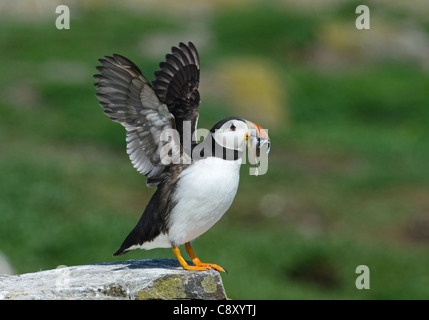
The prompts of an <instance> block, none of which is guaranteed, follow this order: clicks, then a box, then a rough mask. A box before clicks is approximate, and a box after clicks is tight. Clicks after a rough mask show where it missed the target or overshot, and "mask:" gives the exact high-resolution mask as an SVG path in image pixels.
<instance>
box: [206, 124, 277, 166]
mask: <svg viewBox="0 0 429 320" xmlns="http://www.w3.org/2000/svg"><path fill="white" fill-rule="evenodd" d="M210 132H211V134H212V136H213V138H214V140H215V141H216V143H217V144H218V145H220V146H222V147H224V148H226V149H232V150H237V151H239V152H243V151H244V149H245V148H246V145H247V146H248V147H249V151H250V154H251V155H252V157H253V159H252V158H251V163H252V164H257V161H258V160H257V159H258V158H259V157H260V150H261V148H263V149H264V150H265V152H266V154H268V153H269V152H270V147H271V142H270V138H269V137H268V134H267V132H266V131H265V130H264V129H262V128H261V127H260V126H258V125H257V124H255V123H253V122H250V121H247V120H244V119H242V118H239V117H230V118H226V119H224V120H222V121H220V122H218V123H217V124H216V125H215V126H214V127H213V128H212V129H211V130H210ZM252 160H253V161H252Z"/></svg>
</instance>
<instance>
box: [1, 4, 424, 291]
mask: <svg viewBox="0 0 429 320" xmlns="http://www.w3.org/2000/svg"><path fill="white" fill-rule="evenodd" d="M14 3H15V4H14ZM36 3H37V5H36ZM58 4H59V3H58ZM63 4H68V5H69V7H70V11H71V29H70V30H57V29H56V28H55V19H56V17H57V15H56V14H55V6H56V5H57V4H54V2H52V1H37V2H36V1H31V0H27V1H26V5H25V6H24V5H17V4H16V2H13V1H6V2H5V4H3V5H2V6H1V7H0V18H1V19H0V30H1V32H0V48H1V50H0V61H1V73H0V111H1V117H0V148H1V150H0V172H1V179H0V251H2V252H3V253H4V255H5V256H6V257H7V258H8V260H9V261H10V263H11V265H12V266H13V268H14V270H15V272H16V273H24V272H34V271H38V270H42V269H50V268H55V267H56V266H58V265H76V264H89V263H97V262H106V261H116V260H119V258H113V257H112V253H113V252H114V251H115V250H116V249H117V248H118V247H119V245H120V244H121V243H122V241H123V239H124V238H125V236H126V235H127V234H128V232H129V231H130V230H131V229H132V228H133V227H134V225H135V223H136V222H137V220H138V219H139V217H140V215H141V212H142V211H143V210H144V207H145V206H146V204H147V202H148V200H149V198H150V196H151V194H152V193H153V192H154V189H150V188H147V187H146V186H145V178H144V177H143V176H141V175H139V174H138V173H137V172H136V171H135V169H134V168H133V167H132V165H131V164H130V161H129V159H128V156H127V154H126V152H125V134H124V130H123V128H122V127H121V126H119V125H117V124H115V123H113V122H111V121H110V120H109V119H108V118H107V117H106V116H104V115H103V113H102V109H101V108H100V107H99V106H98V102H97V99H96V98H95V89H94V88H93V86H92V85H93V82H94V81H93V78H92V75H93V74H94V73H95V66H96V65H97V64H98V62H97V59H98V58H101V57H102V56H104V55H110V54H112V53H120V54H123V55H125V56H127V57H129V58H130V59H131V60H133V61H134V62H135V63H136V64H137V65H139V66H140V68H141V69H142V71H143V73H144V74H145V75H146V76H147V78H148V79H149V80H153V72H154V71H155V70H157V68H158V63H159V62H160V61H163V59H164V55H165V53H167V52H169V50H170V47H171V46H172V45H177V44H178V43H179V42H180V41H183V42H187V41H193V42H194V43H195V44H196V46H197V48H199V51H200V59H201V65H202V67H201V78H202V79H201V95H202V104H201V107H200V120H199V127H200V128H208V129H209V128H211V127H212V125H213V124H214V123H216V122H217V121H219V120H220V119H222V118H224V117H226V116H229V115H233V114H235V115H240V116H243V117H244V118H246V119H249V120H252V121H254V122H256V123H258V124H260V125H261V126H263V127H264V128H267V129H268V130H269V135H270V137H271V140H272V150H271V154H270V158H269V170H268V173H267V174H266V175H263V176H259V177H254V176H250V175H249V174H248V170H249V167H248V166H247V165H244V166H243V167H242V172H241V181H240V188H239V191H238V194H237V196H236V199H235V202H234V203H233V205H232V207H231V209H230V210H229V211H228V212H227V214H226V215H225V216H224V217H223V219H222V220H221V221H220V222H219V223H218V224H217V225H216V226H215V227H213V228H212V229H211V230H209V231H208V232H207V233H206V234H204V235H203V236H201V237H200V238H199V239H197V241H195V242H194V248H195V251H196V253H197V254H198V256H199V257H200V258H201V260H203V261H207V262H214V263H217V264H219V265H222V266H224V267H225V268H227V269H228V271H229V274H228V275H223V276H222V278H223V281H224V284H225V288H226V291H227V294H228V296H229V297H230V298H232V299H427V298H429V290H428V288H429V271H428V270H429V255H428V248H429V166H428V164H429V147H428V141H429V132H428V123H429V75H428V70H429V56H427V54H425V52H426V53H427V52H429V51H428V48H429V19H428V18H427V15H424V14H423V13H422V12H425V9H428V5H427V4H425V3H424V2H419V5H414V4H411V3H409V5H407V4H405V3H404V2H400V1H368V6H369V7H370V9H371V29H370V30H365V31H358V30H357V29H356V28H355V25H354V23H355V19H356V17H357V15H356V14H355V12H354V11H355V8H356V6H357V5H358V4H360V3H357V2H355V1H346V2H338V1H325V2H314V3H313V2H309V1H301V2H297V1H286V0H285V1H273V2H271V3H270V4H267V3H266V2H264V3H263V2H262V1H237V2H233V3H228V2H226V1H221V0H217V1H215V0H213V1H207V2H204V3H196V2H192V1H190V0H187V1H183V2H180V3H176V2H173V1H166V2H165V3H164V2H163V4H162V5H161V4H158V3H157V2H156V1H125V2H124V3H122V4H121V5H117V4H116V5H115V4H114V3H113V1H106V2H101V1H95V0H92V1H85V2H83V1H74V2H69V3H67V1H64V3H63ZM419 6H421V7H419ZM426 12H427V10H426ZM160 257H171V258H173V257H174V256H173V255H172V252H171V250H167V249H157V250H151V251H141V250H138V251H133V252H131V253H129V254H127V255H126V256H123V257H121V258H120V259H124V260H126V259H144V258H160ZM362 264H363V265H367V266H368V267H369V269H370V272H371V273H370V275H371V277H370V280H371V283H370V285H371V288H370V290H357V289H356V287H355V280H356V277H357V276H358V275H357V274H355V269H356V267H357V266H358V265H362Z"/></svg>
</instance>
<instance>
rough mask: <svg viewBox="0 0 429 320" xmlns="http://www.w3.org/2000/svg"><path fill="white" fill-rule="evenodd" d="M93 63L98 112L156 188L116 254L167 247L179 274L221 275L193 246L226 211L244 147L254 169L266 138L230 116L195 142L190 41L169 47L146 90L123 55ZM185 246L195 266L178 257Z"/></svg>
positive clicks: (195, 73) (196, 66)
mask: <svg viewBox="0 0 429 320" xmlns="http://www.w3.org/2000/svg"><path fill="white" fill-rule="evenodd" d="M99 61H100V63H101V65H100V66H98V67H97V70H98V72H99V73H98V74H96V75H94V78H95V80H96V81H97V82H96V83H95V88H96V89H97V90H98V93H97V98H98V99H99V100H100V105H101V107H102V108H103V109H104V113H105V114H106V115H107V116H109V117H110V119H111V120H113V121H115V122H118V123H120V124H121V125H122V126H124V128H125V131H126V144H127V153H128V155H129V157H130V160H131V162H132V164H133V166H134V167H135V168H136V169H137V171H138V172H140V173H141V174H143V175H145V176H146V178H147V185H148V186H149V187H157V190H156V191H155V193H154V194H153V196H152V198H151V199H150V201H149V203H148V205H147V207H146V209H145V210H144V212H143V215H142V216H141V218H140V220H139V221H138V223H137V225H136V226H135V228H134V229H133V230H132V231H131V232H130V234H129V235H128V236H127V237H126V239H125V240H124V242H123V243H122V245H121V247H120V248H119V249H118V250H117V251H116V252H115V254H114V255H115V256H117V255H122V254H124V253H126V252H128V251H129V250H132V249H136V248H141V249H153V248H167V247H169V248H173V252H174V255H175V256H176V258H177V259H178V261H179V263H180V265H181V266H182V267H183V268H184V269H187V270H207V269H214V270H218V271H225V269H223V268H222V267H220V266H218V265H216V264H212V263H202V262H201V261H200V260H199V259H198V258H197V257H196V255H195V253H194V252H193V250H192V247H191V241H192V240H194V239H195V238H197V237H198V236H200V235H202V234H203V233H204V232H206V231H207V230H208V229H210V228H211V227H212V226H213V225H214V224H215V223H216V222H217V221H218V220H219V219H220V218H221V217H222V216H223V214H224V213H225V212H226V211H227V210H228V208H229V207H230V205H231V203H232V201H233V200H234V197H235V194H236V192H237V188H238V183H239V169H240V166H241V163H242V159H241V158H242V156H243V153H244V152H245V150H246V147H247V146H248V147H249V149H250V154H251V157H252V158H253V159H254V160H255V162H254V164H255V165H258V163H259V162H260V160H258V159H259V158H260V155H261V154H268V152H269V147H270V141H269V138H268V135H267V133H266V131H265V130H264V129H262V128H261V127H260V126H258V125H256V124H254V123H252V122H250V121H246V120H244V119H242V118H239V117H230V118H227V119H224V120H222V121H220V122H218V123H217V124H216V125H214V126H213V128H212V129H211V130H210V132H209V134H208V135H207V137H206V138H205V139H204V140H203V141H202V142H200V143H197V142H196V128H197V121H198V107H199V104H200V95H199V92H198V85H199V76H200V62H199V57H198V53H197V50H196V48H195V46H194V45H193V44H192V43H191V42H189V43H188V44H187V45H186V44H184V43H180V44H179V46H178V47H172V53H171V54H167V55H166V61H165V62H161V63H160V68H161V69H160V70H159V71H157V72H155V80H154V81H153V82H152V83H150V82H149V81H148V80H147V79H146V78H145V77H144V76H143V74H142V72H141V71H140V69H139V68H138V67H137V66H136V65H135V64H134V63H133V62H131V61H130V60H128V59H127V58H125V57H123V56H121V55H118V54H114V55H113V56H106V57H105V58H103V59H100V60H99ZM263 148H265V152H262V153H261V151H260V150H262V149H263ZM183 244H184V245H185V249H186V251H187V252H188V254H189V256H190V257H191V259H192V262H193V265H189V264H188V263H187V262H186V261H185V259H183V257H182V255H181V253H180V250H179V246H180V245H183Z"/></svg>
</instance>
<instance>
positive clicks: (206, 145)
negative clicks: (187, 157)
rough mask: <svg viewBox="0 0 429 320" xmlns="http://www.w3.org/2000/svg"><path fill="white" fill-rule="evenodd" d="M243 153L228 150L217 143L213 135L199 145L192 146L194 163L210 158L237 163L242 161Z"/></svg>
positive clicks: (210, 134)
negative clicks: (239, 160)
mask: <svg viewBox="0 0 429 320" xmlns="http://www.w3.org/2000/svg"><path fill="white" fill-rule="evenodd" d="M242 155H243V151H239V150H236V149H227V148H225V147H223V146H221V145H220V144H218V143H217V142H216V140H215V139H214V137H213V135H212V133H211V132H210V133H209V134H208V135H207V137H206V138H205V139H204V140H203V141H202V142H200V143H199V144H194V145H192V161H198V160H200V159H204V158H208V157H216V158H221V159H223V160H227V161H235V160H238V159H241V157H242Z"/></svg>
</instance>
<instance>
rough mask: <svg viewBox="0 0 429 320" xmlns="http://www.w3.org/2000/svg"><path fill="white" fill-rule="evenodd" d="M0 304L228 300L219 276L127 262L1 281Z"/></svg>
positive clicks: (162, 262)
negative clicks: (13, 301) (68, 300)
mask: <svg viewBox="0 0 429 320" xmlns="http://www.w3.org/2000/svg"><path fill="white" fill-rule="evenodd" d="M0 299H13V300H18V299H26V300H30V299H33V300H67V299H70V300H76V299H79V300H107V299H118V300H123V299H131V300H147V299H163V300H171V299H209V300H215V299H226V294H225V290H224V287H223V284H222V278H221V276H220V275H219V273H218V272H217V271H187V270H183V269H182V268H181V267H180V265H179V263H178V262H177V260H174V259H150V260H128V261H120V262H107V263H99V264H89V265H81V266H72V267H66V266H64V267H61V266H60V267H58V268H57V269H53V270H46V271H39V272H34V273H26V274H21V275H13V276H9V275H0Z"/></svg>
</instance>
